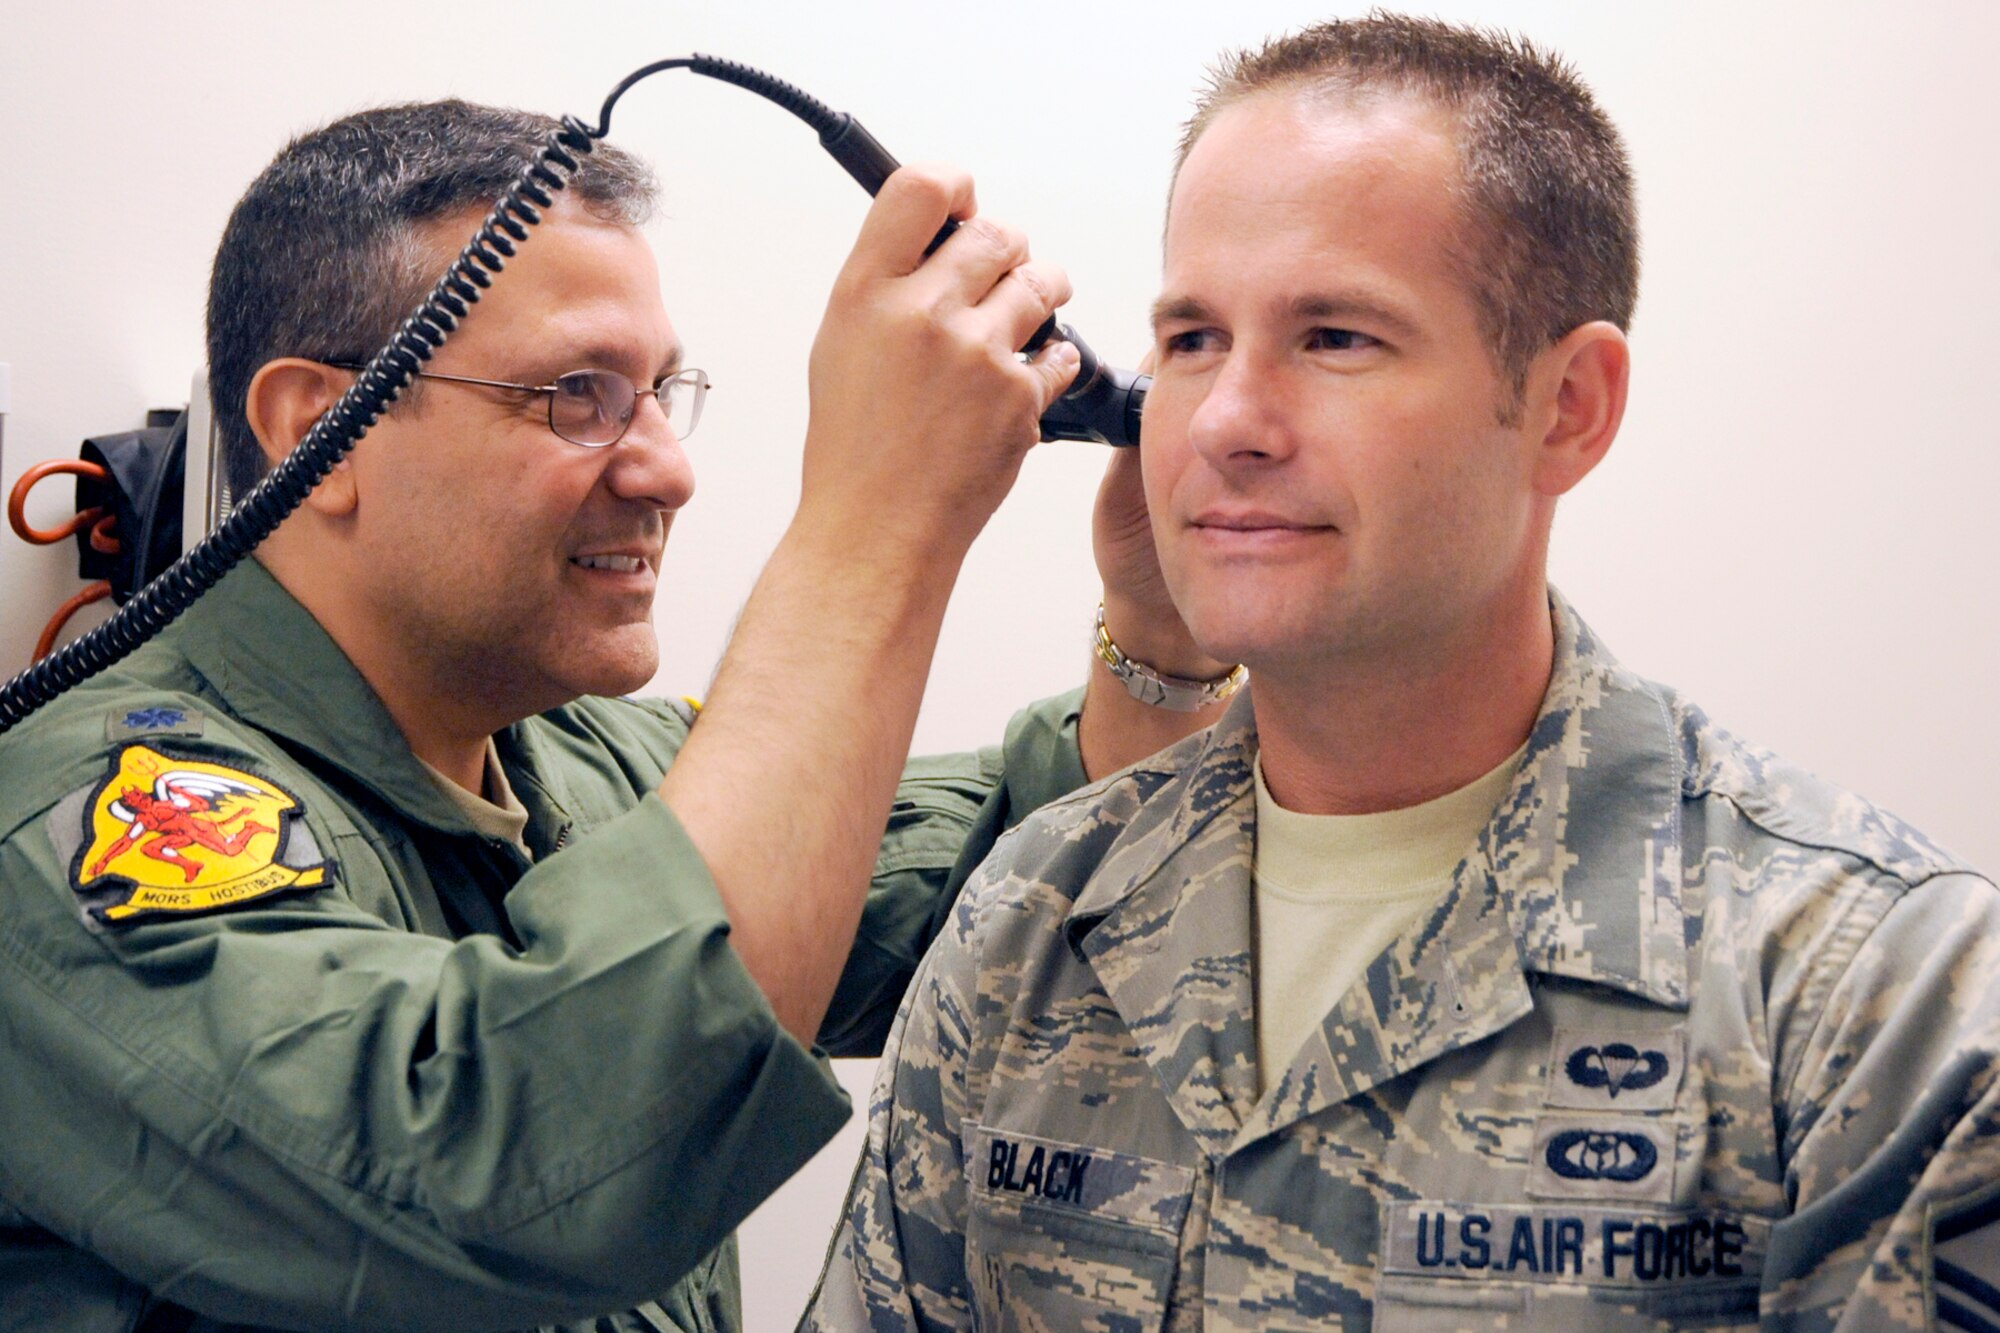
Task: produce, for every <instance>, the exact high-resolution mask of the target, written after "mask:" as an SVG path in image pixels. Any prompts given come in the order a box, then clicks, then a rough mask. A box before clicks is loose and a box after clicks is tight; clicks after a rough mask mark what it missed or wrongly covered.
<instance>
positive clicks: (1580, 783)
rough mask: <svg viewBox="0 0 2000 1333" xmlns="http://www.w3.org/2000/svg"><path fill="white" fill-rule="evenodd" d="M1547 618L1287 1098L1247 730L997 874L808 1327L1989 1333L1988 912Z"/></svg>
mask: <svg viewBox="0 0 2000 1333" xmlns="http://www.w3.org/2000/svg"><path fill="white" fill-rule="evenodd" d="M1557 618H1558V625H1557V641H1558V642H1557V653H1556V663H1555V671H1554V675H1553V678H1552V680H1551V683H1550V687H1549V691H1548V695H1547V698H1546V699H1545V701H1544V704H1543V708H1542V712H1541V715H1540V717H1539V720H1538V721H1537V722H1536V724H1535V728H1534V731H1533V733H1532V735H1531V738H1530V741H1529V744H1528V749H1527V753H1526V758H1525V759H1524V761H1523V763H1522V766H1521V768H1520V771H1519V773H1518V774H1517V776H1516V777H1515V780H1514V782H1513V785H1512V787H1511V789H1510V790H1509V792H1508V794H1507V796H1506V797H1505V798H1504V799H1503V800H1502V801H1501V803H1500V804H1499V806H1498V807H1497V808H1496V809H1495V811H1494V814H1493V818H1492V820H1491V822H1490V823H1489V824H1488V825H1487V827H1486V828H1485V829H1484V830H1483V831H1482V833H1481V834H1480V836H1479V839H1478V842H1477V844H1476V845H1475V846H1474V847H1473V848H1472V849H1471V850H1470V851H1469V852H1468V853H1467V855H1466V856H1465V858H1464V860H1463V862H1462V863H1461V864H1460V865H1459V867H1458V869H1457V872H1456V875H1455V879H1454V884H1453V887H1452V889H1451V890H1450V892H1449V893H1448V894H1447V895H1446V896H1445V897H1444V898H1443V899H1442V900H1440V902H1439V903H1438V904H1437V906H1436V908H1435V909H1434V910H1433V911H1432V912H1431V913H1430V914H1429V915H1428V916H1427V917H1425V918H1423V919H1421V920H1419V921H1418V922H1417V923H1416V924H1415V925H1414V926H1412V927H1411V929H1410V930H1408V931H1407V932H1406V933H1405V934H1404V935H1403V936H1402V937H1401V938H1400V939H1398V940H1397V941H1396V942H1395V943H1393V944H1392V945H1391V946H1390V947H1389V948H1388V949H1386V950H1385V951H1384V952H1383V953H1382V954H1381V955H1380V956H1379V957H1377V958H1376V959H1375V960H1374V962H1373V963H1372V964H1371V965H1370V966H1369V968H1368V969H1367V972H1366V974H1365V976H1364V977H1363V978H1362V979H1361V981H1360V982H1358V983H1357V984H1356V985H1355V986H1354V987H1353V988H1352V989H1350V990H1349V991H1348V993H1347V994H1346V995H1345V996H1343V997H1342V998H1341V1000H1340V1001H1339V1002H1338V1003H1337V1004H1336V1005H1335V1007H1334V1008H1333V1010H1332V1011H1331V1012H1330V1013H1328V1014H1327V1015H1326V1019H1325V1022H1324V1024H1323V1025H1322V1027H1321V1028H1320V1030H1319V1033H1318V1035H1317V1038H1316V1039H1314V1040H1310V1041H1308V1042H1307V1044H1306V1045H1305V1047H1304V1048H1303V1049H1302V1050H1301V1051H1300V1052H1299V1054H1298V1055H1297V1057H1296V1058H1295V1059H1294V1060H1293V1061H1292V1063H1291V1065H1290V1067H1289V1068H1286V1069H1284V1070H1282V1071H1272V1076H1271V1077H1270V1078H1268V1079H1266V1080H1263V1083H1264V1084H1266V1085H1268V1086H1264V1087H1263V1089H1262V1091H1261V1094H1260V1080H1259V1078H1258V1069H1257V1064H1256V1060H1257V1043H1256V1034H1255V1025H1256V1014H1255V1012H1254V1004H1253V995H1254V992H1253V986H1252V971H1251V969H1252V958H1253V947H1252V940H1253V936H1252V919H1251V902H1252V892H1251V867H1252V861H1253V848H1254V846H1255V837H1256V830H1255V828H1254V827H1253V819H1254V810H1255V800H1254V796H1253V791H1252V760H1253V756H1254V754H1255V751H1256V732H1255V727H1254V722H1253V710H1252V707H1251V705H1250V702H1249V700H1248V699H1247V698H1245V699H1240V700H1238V701H1237V702H1236V703H1235V704H1233V705H1232V707H1231V709H1230V711H1229V712H1228V713H1227V714H1226V715H1225V716H1224V718H1223V719H1222V720H1221V721H1220V722H1219V723H1218V724H1217V725H1216V726H1215V727H1214V728H1213V729H1212V730H1211V731H1210V732H1208V733H1205V734H1203V735H1200V736H1197V737H1193V738H1191V739H1190V740H1189V741H1187V742H1184V743H1183V744H1181V745H1179V746H1177V747H1175V748H1173V749H1171V750H1168V751H1165V752H1163V753H1161V754H1160V755H1158V756H1155V757H1154V758H1153V759H1151V760H1148V761H1146V762H1144V763H1142V764H1140V765H1138V766H1136V767H1134V768H1131V769H1128V770H1126V771H1125V772H1124V773H1122V774H1119V775H1117V776H1116V777H1113V778H1111V779H1109V780H1107V781H1106V782H1103V783H1100V784H1097V785H1095V786H1093V787H1089V788H1086V789H1084V790H1083V791H1081V792H1078V793H1076V794H1073V795H1072V796H1070V797H1069V798H1067V799H1066V800H1063V801H1060V802H1058V803H1056V804H1054V805H1053V806H1050V807H1048V808H1047V809H1045V810H1044V811H1042V812H1041V813H1039V814H1038V815H1036V816H1034V817H1033V818H1031V819H1029V820H1028V821H1027V822H1026V823H1025V824H1023V825H1022V826H1021V827H1020V828H1019V829H1017V830H1015V831H1014V832H1013V833H1012V834H1010V835H1009V836H1008V837H1007V838H1006V839H1004V840H1003V841H1002V842H1001V843H1000V844H999V845H998V847H997V848H996V849H995V852H994V855H993V857H992V859H991V860H989V861H988V862H987V864H986V866H985V867H984V868H983V869H982V870H981V871H980V872H979V873H978V875H977V876H975V878H974V880H973V881H972V883H971V884H970V885H969V886H968V888H967V890H966V893H965V895H964V896H963V897H962V898H961V900H960V903H959V905H958V907H957V909H956V913H955V918H954V920H953V922H952V924H951V926H950V928H949V929H948V930H947V931H946V933H945V934H944V935H943V936H941V937H940V939H939V942H938V944H937V946H936V947H935V948H934V949H933V951H932V953H931V955H930V957H929V958H928V960H927V961H926V963H925V965H924V968H923V970H922V971H921V972H920V973H919V977H918V980H917V982H916V984H915V985H914V987H913V988H912V990H911V993H910V996H909V997H908V998H907V999H906V1000H905V1009H904V1012H903V1014H902V1015H901V1017H900V1018H899V1019H898V1024H897V1028H896V1031H895V1033H894V1034H893V1035H892V1037H891V1046H890V1058H889V1059H888V1060H886V1061H885V1062H884V1064H883V1067H882V1073H881V1075H880V1078H879V1080H878V1083H877V1087H876V1091H875V1095H874V1099H873V1106H872V1108H871V1116H870V1127H869V1136H868V1142H867V1148H866V1152H865V1158H864V1161H863V1163H862V1167H861V1170H860V1172H859V1174H858V1176H857V1179H856V1186H855V1190H854V1193H853V1195H852V1197H851V1200H850V1206H849V1209H848V1213H847V1217H846V1220H845V1222H844V1224H843V1227H842V1230H841V1233H840V1235H839V1236H838V1238H837V1239H836V1241H835V1245H834V1250H833V1252H832V1254H831V1255H830V1258H829V1264H828V1271H827V1273H826V1275H825V1276H824V1277H823V1278H822V1282H821V1287H820V1290H819V1293H818V1294H817V1296H816V1298H815V1304H814V1307H813V1309H812V1311H811V1312H809V1314H808V1316H807V1321H806V1322H807V1324H808V1326H811V1327H816V1328H824V1329H855V1328H868V1329H873V1330H877V1331H878V1333H880V1331H883V1330H892V1329H911V1328H920V1329H942V1328H964V1327H968V1326H971V1327H979V1328H987V1329H1050V1330H1056V1329H1060V1330H1077V1329H1103V1330H1111V1329H1118V1330H1131V1331H1133V1333H1137V1330H1145V1329H1177V1330H1178V1329H1196V1328H1200V1329H1206V1330H1210V1333H1215V1331H1216V1330H1281V1329H1334V1328H1339V1329H1366V1328H1371V1327H1372V1328H1376V1329H1380V1330H1384V1331H1385V1333H1386V1331H1387V1330H1412V1329H1416V1330H1430V1329H1459V1328H1480V1329H1485V1328H1560V1329H1566V1330H1572V1329H1666V1328H1759V1327H1761V1328H1765V1329H1836V1328H1837V1329H1878V1328H1911V1329H1915V1328H1925V1327H1957V1328H1967V1329H1983V1330H1991V1329H1995V1328H2000V1133H1996V1131H2000V1082H1996V1078H1995V1069H1994V1057H1995V1046H1996V1038H2000V893H1996V891H1995V888H1994V885H1993V884H1992V883H1991V882H1990V881H1989V880H1987V879H1985V878H1982V877H1980V876H1978V875H1976V874H1974V873H1972V872H1970V871H1969V870H1967V869H1966V868H1965V867H1964V866H1963V865H1961V864H1960V863H1958V862H1956V861H1954V860H1953V859H1952V858H1951V857H1950V856H1948V855H1947V854H1946V853H1944V852H1943V851H1941V850H1939V849H1938V848H1937V847H1936V846H1934V845H1932V844H1931V843H1930V842H1929V841H1927V840H1926V839H1924V838H1923V837H1922V836H1921V835H1919V834H1917V833H1916V832H1914V831H1913V830H1911V829H1910V828H1908V827H1906V826H1904V825H1903V824H1901V823H1899V822H1897V821H1896V820H1895V819H1893V818H1892V817H1890V816H1888V815H1886V814H1884V813H1883V812H1881V811H1880V810H1878V809H1876V808H1874V807H1872V806H1870V805H1868V804H1867V803H1865V802H1863V801H1861V800H1859V799H1857V798H1855V797H1853V796H1851V795H1848V794H1847V793H1845V792H1841V791H1838V790H1836V789H1834V788H1832V787H1830V786H1828V785H1826V784H1825V783H1822V782H1820V781H1819V780H1817V779H1815V778H1813V777H1811V776H1810V775H1808V774H1806V773H1804V772H1801V771H1799V770H1798V769H1796V768H1792V767H1789V766H1787V765H1785V764H1783V763H1782V762H1780V761H1779V760H1777V759H1775V758H1773V757H1772V756H1770V755H1767V754H1763V753H1760V752H1758V751H1755V750H1752V749H1750V748H1748V747H1746V746H1745V745H1743V744H1742V743H1740V742H1738V741H1736V740H1735V739H1733V738H1731V737H1730V736H1728V735H1727V734H1725V733H1723V732H1722V731H1720V730H1718V729H1717V728H1716V727H1715V726H1714V725H1713V724H1711V723H1710V722H1709V721H1708V720H1707V718H1706V717H1704V716H1703V715H1702V714H1701V713H1700V712H1699V711H1698V710H1696V709H1695V708H1694V707H1693V706H1691V705H1690V704H1689V703H1687V702H1686V701H1685V700H1683V699H1681V698H1680V697H1678V696H1677V695H1675V694H1674V693H1672V692H1671V691H1668V690H1665V689H1662V688H1660V687H1658V686H1655V685H1652V684H1649V683H1647V682H1645V681H1643V680H1640V679H1638V678H1637V677H1635V676H1633V675H1632V674H1630V673H1629V672H1627V671H1626V670H1624V669H1623V668H1622V667H1620V666H1619V665H1618V664H1617V663H1616V662H1615V661H1614V660H1613V659H1612V658H1611V657H1610V655H1609V654H1608V653H1607V652H1606V651H1605V650H1604V649H1603V648H1602V647H1600V646H1599V645H1598V643H1597V642H1596V640H1595V639H1594V638H1593V637H1592V635H1591V634H1590V632H1589V630H1588V629H1587V628H1585V627H1584V626H1583V625H1582V624H1581V623H1580V622H1579V621H1578V620H1577V619H1576V617H1575V616H1574V614H1573V613H1571V612H1569V611H1568V609H1567V608H1566V607H1564V606H1562V605H1561V604H1560V603H1559V602H1558V605H1557Z"/></svg>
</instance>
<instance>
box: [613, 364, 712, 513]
mask: <svg viewBox="0 0 2000 1333" xmlns="http://www.w3.org/2000/svg"><path fill="white" fill-rule="evenodd" d="M605 452H607V453H608V454H610V455H611V456H610V458H608V459H607V460H605V465H604V483H605V485H606V486H607V487H609V488H610V490H611V493H612V494H613V495H616V496H617V497H618V498H620V499H621V500H637V501H640V502H642V503H645V504H649V505H651V506H652V507H653V508H655V509H664V510H667V511H669V512H671V511H673V510H676V509H679V508H680V507H681V506H682V505H684V504H686V503H687V502H688V500H689V499H690V498H691V497H692V496H693V495H694V466H693V465H692V464H691V463H689V462H688V456H687V451H686V450H684V449H682V448H681V441H680V437H679V436H677V435H675V434H674V428H673V427H672V426H671V425H669V424H667V414H666V411H665V409H663V408H662V407H661V406H660V401H659V399H657V398H655V397H654V396H653V395H652V394H650V393H642V394H640V395H639V398H638V405H637V409H636V410H635V412H634V414H633V417H632V424H631V425H630V426H628V427H626V430H625V434H624V435H623V436H622V437H620V438H619V440H618V442H617V443H616V444H613V445H610V446H608V447H607V448H606V451H605Z"/></svg>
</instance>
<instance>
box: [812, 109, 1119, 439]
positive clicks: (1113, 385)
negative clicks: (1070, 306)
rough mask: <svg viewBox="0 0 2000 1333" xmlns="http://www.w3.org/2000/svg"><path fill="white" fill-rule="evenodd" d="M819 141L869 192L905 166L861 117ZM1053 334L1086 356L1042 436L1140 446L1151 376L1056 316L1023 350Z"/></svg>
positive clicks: (936, 239)
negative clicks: (1096, 348)
mask: <svg viewBox="0 0 2000 1333" xmlns="http://www.w3.org/2000/svg"><path fill="white" fill-rule="evenodd" d="M819 142H820V146H821V147H822V148H824V149H826V151H827V152H829V153H831V154H832V155H833V160H834V161H836V162H838V163H840V165H841V166H842V167H844V168H845V169H846V171H847V174H848V175H850V176H852V177H854V179H855V180H856V181H858V182H859V183H860V185H861V188H862V189H864V190H866V191H868V193H869V194H871V195H873V194H879V193H880V192H881V190H882V185H883V183H884V182H885V181H887V180H888V179H889V177H890V176H891V175H892V174H893V173H894V172H895V170H896V168H897V167H899V166H901V165H902V163H900V162H898V161H897V160H896V158H895V155H894V154H892V153H891V152H890V151H889V150H888V149H886V148H884V147H883V146H882V144H881V142H880V141H879V140H877V139H876V137H875V136H874V135H872V134H870V133H869V132H868V130H867V128H866V127H865V126H863V125H862V123H861V122H860V121H858V120H856V119H855V118H854V117H853V116H850V115H849V114H847V113H846V112H845V111H842V112H840V113H838V114H837V115H835V116H834V118H833V119H832V120H831V121H830V122H829V123H828V124H827V125H826V127H825V128H823V129H822V130H820V132H819ZM957 230H958V221H957V219H955V218H947V219H945V224H944V226H942V227H940V228H938V234H937V235H935V236H933V237H932V238H931V243H930V244H929V245H927V246H925V247H924V254H925V255H926V256H928V255H930V254H931V253H932V252H933V251H934V250H936V249H937V248H938V247H939V246H940V245H943V244H944V243H945V242H946V241H947V240H949V239H950V238H951V234H952V233H953V232H955V231H957ZM1051 338H1062V339H1064V340H1066V341H1068V342H1070V343H1072V344H1074V345H1075V347H1076V350H1077V352H1078V353H1079V354H1080V355H1081V357H1082V364H1081V365H1080V366H1078V367H1077V372H1076V379H1075V380H1074V381H1072V382H1071V384H1070V387H1069V391H1068V392H1067V393H1065V394H1063V396H1062V397H1060V398H1058V399H1057V400H1056V401H1055V402H1054V403H1053V404H1051V405H1050V407H1049V410H1048V411H1047V412H1045V413H1043V414H1042V438H1043V439H1044V440H1090V441H1094V442H1096V443H1098V444H1112V445H1130V444H1137V443H1138V442H1139V413H1140V411H1141V409H1143V408H1144V407H1145V404H1146V389H1147V386H1149V385H1151V384H1152V382H1153V377H1152V376H1151V375H1135V374H1133V373H1132V372H1131V371H1129V370H1116V369H1113V368H1111V367H1109V366H1106V365H1104V364H1103V363H1102V362H1100V361H1099V360H1098V359H1097V354H1096V353H1095V352H1093V351H1091V350H1090V344H1088V343H1086V342H1085V341H1084V340H1083V339H1082V338H1079V337H1078V336H1077V334H1076V330H1075V329H1072V328H1071V327H1069V326H1068V325H1067V324H1058V323H1056V317H1055V316H1054V315H1050V316H1049V317H1048V318H1047V319H1046V320H1044V321H1043V322H1042V326H1041V327H1040V328H1038V329H1036V330H1035V331H1034V332H1033V333H1032V334H1030V335H1029V336H1028V341H1027V342H1026V343H1024V344H1022V346H1021V350H1022V351H1023V352H1025V353H1028V354H1029V355H1033V354H1034V353H1036V352H1038V351H1040V350H1041V348H1042V345H1043V344H1044V343H1046V342H1048V340H1049V339H1051Z"/></svg>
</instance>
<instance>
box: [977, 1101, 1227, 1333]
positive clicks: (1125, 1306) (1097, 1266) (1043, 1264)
mask: <svg viewBox="0 0 2000 1333" xmlns="http://www.w3.org/2000/svg"><path fill="white" fill-rule="evenodd" d="M968 1146H969V1148H970V1150H971V1153H972V1156H971V1159H970V1161H969V1164H968V1169H969V1171H970V1172H971V1180H970V1181H969V1182H968V1184H969V1186H970V1188H969V1190H968V1196H969V1204H968V1209H967V1217H966V1227H965V1268H966V1277H967V1279H968V1280H969V1281H970V1283H971V1285H972V1294H973V1305H974V1322H975V1326H976V1327H978V1328H980V1329H982V1330H987V1331H988V1333H1014V1331H1015V1330H1029V1329H1058V1328H1059V1329H1077V1330H1082V1331H1084V1333H1090V1331H1096V1333H1114V1331H1115V1333H1143V1331H1144V1330H1147V1329H1157V1328H1159V1327H1160V1326H1161V1323H1162V1321H1163V1320H1164V1319H1165V1316H1166V1310H1167V1299H1168V1295H1169V1294H1170V1293H1171V1292H1172V1290H1173V1283H1174V1272H1175V1267H1176V1264H1177V1259H1178V1253H1179V1249H1180V1235H1181V1226H1182V1224H1183V1223H1184V1222H1186V1220H1187V1213H1188V1199H1189V1195H1190V1194H1191V1192H1192V1191H1193V1189H1194V1171H1193V1169H1192V1168H1189V1167H1185V1166H1175V1165H1173V1164H1171V1163H1167V1162H1156V1161H1152V1160H1151V1159H1149V1158H1144V1157H1134V1156H1131V1155H1130V1154H1126V1153H1113V1152H1105V1151H1103V1150H1101V1149H1098V1148H1094V1147H1090V1146H1088V1145H1081V1144H1072V1143H1059V1142H1056V1141H1054V1140H1050V1139H1042V1138H1035V1137H1033V1136H1031V1135H1025V1134H1012V1133H1007V1132H1003V1131H999V1130H993V1129H988V1128H986V1127H984V1126H977V1127H975V1128H974V1130H973V1133H972V1141H971V1143H970V1144H969V1145H968Z"/></svg>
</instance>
